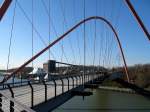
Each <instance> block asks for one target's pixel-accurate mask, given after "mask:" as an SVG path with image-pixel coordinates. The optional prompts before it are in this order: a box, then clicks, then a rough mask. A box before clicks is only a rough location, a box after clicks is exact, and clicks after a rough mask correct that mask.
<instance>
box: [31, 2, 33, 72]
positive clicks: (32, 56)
mask: <svg viewBox="0 0 150 112" xmlns="http://www.w3.org/2000/svg"><path fill="white" fill-rule="evenodd" d="M33 8H34V6H33V0H32V10H31V11H32V40H31V41H32V57H33V52H34V51H33V49H34V48H33V47H34V43H33V41H34V40H33V37H34V34H33V33H34V32H33V31H34V29H33V24H34V21H33V12H34V9H33ZM32 68H33V61H32ZM32 72H33V71H32Z"/></svg>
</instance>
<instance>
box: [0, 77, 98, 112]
mask: <svg viewBox="0 0 150 112" xmlns="http://www.w3.org/2000/svg"><path fill="white" fill-rule="evenodd" d="M92 77H93V76H92ZM97 77H98V76H97ZM95 78H96V77H95ZM73 79H74V81H73ZM73 79H72V78H69V90H71V89H73V85H74V88H76V87H79V85H81V79H79V78H75V77H74V78H73ZM86 81H88V78H87V77H86ZM63 82H64V93H66V92H67V91H68V80H67V79H63ZM73 82H74V83H73ZM56 84H57V86H56V96H60V95H61V94H62V82H61V80H56ZM46 86H47V94H46V95H47V100H51V99H54V98H55V84H54V82H53V81H49V82H46ZM32 87H33V107H35V106H37V105H39V104H43V102H45V86H44V84H43V83H39V84H32ZM12 90H13V92H14V99H15V100H16V101H18V102H20V103H21V104H23V105H25V106H27V107H29V108H30V107H32V94H31V93H32V92H31V87H30V86H29V85H26V86H21V87H15V88H12ZM1 93H3V94H5V95H7V96H11V92H10V90H9V89H5V90H1ZM64 93H63V94H64ZM8 106H9V102H8V101H6V99H3V101H2V109H3V110H5V111H9V110H8ZM14 108H17V107H16V105H14Z"/></svg>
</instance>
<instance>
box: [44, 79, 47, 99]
mask: <svg viewBox="0 0 150 112" xmlns="http://www.w3.org/2000/svg"><path fill="white" fill-rule="evenodd" d="M43 85H44V88H45V102H47V85H46V83H45V81H43Z"/></svg>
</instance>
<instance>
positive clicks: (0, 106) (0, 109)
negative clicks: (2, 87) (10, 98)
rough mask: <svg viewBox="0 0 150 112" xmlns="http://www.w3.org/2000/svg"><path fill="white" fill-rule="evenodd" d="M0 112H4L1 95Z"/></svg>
mask: <svg viewBox="0 0 150 112" xmlns="http://www.w3.org/2000/svg"><path fill="white" fill-rule="evenodd" d="M0 112H4V111H3V110H2V94H1V93H0Z"/></svg>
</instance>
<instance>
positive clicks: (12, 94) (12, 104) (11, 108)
mask: <svg viewBox="0 0 150 112" xmlns="http://www.w3.org/2000/svg"><path fill="white" fill-rule="evenodd" d="M7 86H8V89H9V91H10V93H11V97H12V98H14V92H13V90H12V88H11V87H10V85H9V84H7ZM10 112H14V102H13V101H10Z"/></svg>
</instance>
